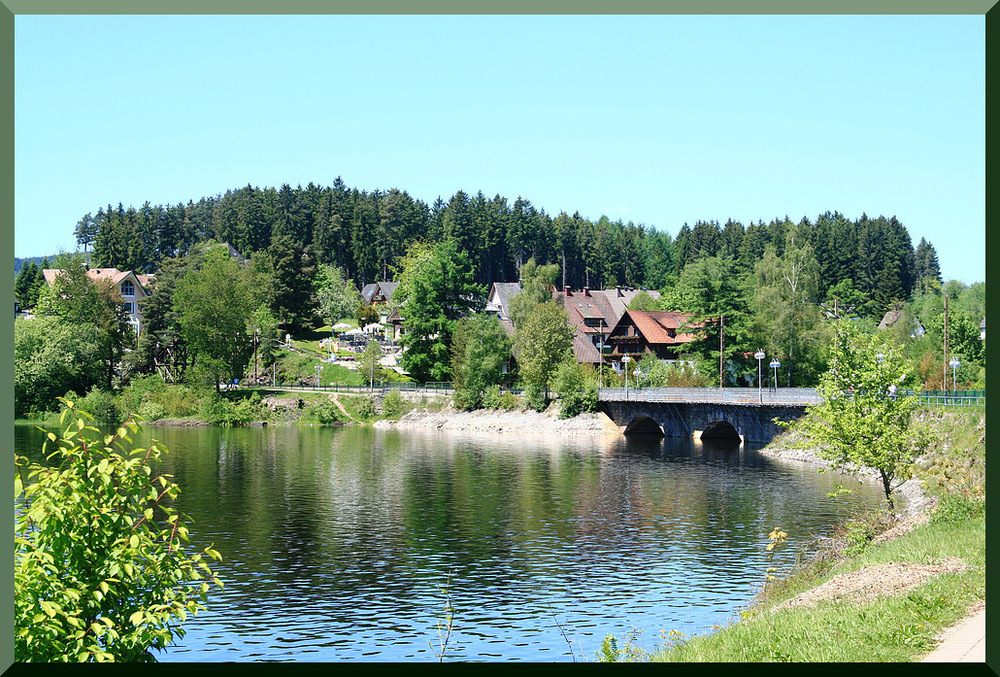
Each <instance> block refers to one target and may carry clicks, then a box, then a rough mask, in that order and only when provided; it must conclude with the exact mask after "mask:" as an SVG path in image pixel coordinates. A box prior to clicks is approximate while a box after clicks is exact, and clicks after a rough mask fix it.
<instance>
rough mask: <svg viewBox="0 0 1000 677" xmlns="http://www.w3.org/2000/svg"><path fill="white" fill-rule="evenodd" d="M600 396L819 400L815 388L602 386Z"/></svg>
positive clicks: (750, 401) (673, 399) (719, 401)
mask: <svg viewBox="0 0 1000 677" xmlns="http://www.w3.org/2000/svg"><path fill="white" fill-rule="evenodd" d="M598 394H599V395H600V398H601V399H602V400H625V399H628V400H632V401H636V402H698V403H707V404H785V405H788V404H791V405H802V404H815V403H818V402H820V401H821V400H822V398H821V397H820V395H819V393H818V392H817V391H816V390H815V389H814V388H778V389H773V388H772V389H762V390H758V389H756V388H640V389H638V390H636V389H635V388H628V389H627V392H626V389H625V388H601V389H600V390H599V391H598Z"/></svg>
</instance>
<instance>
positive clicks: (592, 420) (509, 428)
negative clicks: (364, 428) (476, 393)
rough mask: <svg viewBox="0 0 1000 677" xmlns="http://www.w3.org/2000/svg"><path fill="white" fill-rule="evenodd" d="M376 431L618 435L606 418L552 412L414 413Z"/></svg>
mask: <svg viewBox="0 0 1000 677" xmlns="http://www.w3.org/2000/svg"><path fill="white" fill-rule="evenodd" d="M375 427H376V428H389V429H395V430H444V431H449V432H472V433H488V434H496V433H518V434H525V433H528V434H534V435H602V434H606V433H618V434H620V433H621V429H620V428H619V427H618V426H616V425H615V424H614V422H613V421H612V420H611V419H610V418H608V417H607V416H606V415H605V414H601V413H597V414H580V415H579V416H576V417H574V418H569V419H561V418H559V417H558V415H557V414H556V413H555V412H553V411H545V412H537V411H495V410H491V409H488V410H479V411H455V410H451V411H442V412H431V411H427V410H426V409H414V410H413V411H411V412H409V413H408V414H406V415H405V416H403V417H402V418H400V419H399V420H398V421H378V422H376V423H375Z"/></svg>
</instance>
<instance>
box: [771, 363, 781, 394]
mask: <svg viewBox="0 0 1000 677" xmlns="http://www.w3.org/2000/svg"><path fill="white" fill-rule="evenodd" d="M780 366H781V362H778V358H774V359H773V360H771V369H774V389H775V390H777V389H778V367H780Z"/></svg>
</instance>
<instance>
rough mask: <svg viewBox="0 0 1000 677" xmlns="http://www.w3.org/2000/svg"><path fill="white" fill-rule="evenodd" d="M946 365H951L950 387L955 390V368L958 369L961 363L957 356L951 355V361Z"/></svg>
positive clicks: (956, 388) (956, 387)
mask: <svg viewBox="0 0 1000 677" xmlns="http://www.w3.org/2000/svg"><path fill="white" fill-rule="evenodd" d="M948 366H949V367H951V389H952V390H954V391H956V392H957V391H958V385H957V384H956V381H955V370H956V369H958V368H959V367H960V366H962V363H961V362H959V361H958V358H957V357H952V358H951V362H949V363H948Z"/></svg>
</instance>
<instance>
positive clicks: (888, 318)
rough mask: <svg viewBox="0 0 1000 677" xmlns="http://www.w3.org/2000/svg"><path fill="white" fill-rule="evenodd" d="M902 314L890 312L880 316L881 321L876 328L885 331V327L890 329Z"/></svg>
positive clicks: (901, 312)
mask: <svg viewBox="0 0 1000 677" xmlns="http://www.w3.org/2000/svg"><path fill="white" fill-rule="evenodd" d="M902 314H903V311H902V310H890V311H888V312H886V314H885V315H883V316H882V321H881V322H879V323H878V328H879V329H885V328H886V327H891V326H892V325H894V324H896V323H897V322H899V318H900V316H901V315H902Z"/></svg>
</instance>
